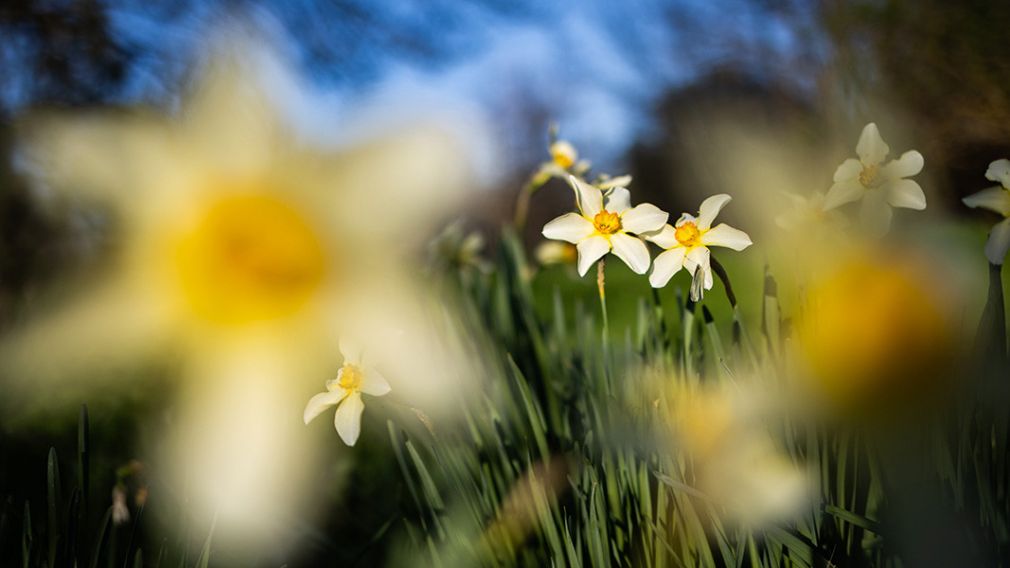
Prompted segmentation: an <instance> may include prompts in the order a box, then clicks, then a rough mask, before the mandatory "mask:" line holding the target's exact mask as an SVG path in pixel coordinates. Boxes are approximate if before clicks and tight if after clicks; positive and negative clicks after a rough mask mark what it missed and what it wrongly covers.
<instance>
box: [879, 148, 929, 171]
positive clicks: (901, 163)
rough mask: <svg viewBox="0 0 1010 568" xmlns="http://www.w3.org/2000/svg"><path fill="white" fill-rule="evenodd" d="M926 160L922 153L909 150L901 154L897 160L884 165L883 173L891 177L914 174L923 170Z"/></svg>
mask: <svg viewBox="0 0 1010 568" xmlns="http://www.w3.org/2000/svg"><path fill="white" fill-rule="evenodd" d="M924 163H925V160H924V159H923V157H922V154H920V153H919V152H917V151H915V150H909V151H908V152H905V153H904V154H902V155H901V157H900V158H898V159H897V160H892V161H891V162H890V163H889V164H887V165H886V166H884V168H883V174H884V175H885V176H886V177H889V178H903V177H909V176H914V175H916V174H918V173H919V172H921V171H922V166H923V164H924Z"/></svg>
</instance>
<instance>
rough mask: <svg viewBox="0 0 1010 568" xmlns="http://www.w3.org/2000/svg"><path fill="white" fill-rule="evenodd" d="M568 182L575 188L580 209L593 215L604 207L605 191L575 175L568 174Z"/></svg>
mask: <svg viewBox="0 0 1010 568" xmlns="http://www.w3.org/2000/svg"><path fill="white" fill-rule="evenodd" d="M568 183H569V185H571V186H572V189H573V190H575V201H576V203H577V204H578V206H579V211H582V214H583V215H585V216H586V217H592V216H594V215H596V214H597V213H599V212H600V210H602V209H603V192H602V191H600V190H599V189H597V188H595V187H593V186H591V185H589V184H588V183H586V182H584V181H582V180H580V179H579V178H577V177H575V176H568Z"/></svg>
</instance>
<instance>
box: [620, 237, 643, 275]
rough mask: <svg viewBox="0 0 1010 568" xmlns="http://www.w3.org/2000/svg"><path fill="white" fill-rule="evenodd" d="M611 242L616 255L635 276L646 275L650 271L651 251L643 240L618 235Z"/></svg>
mask: <svg viewBox="0 0 1010 568" xmlns="http://www.w3.org/2000/svg"><path fill="white" fill-rule="evenodd" d="M610 242H611V244H612V245H613V247H614V254H615V255H617V258H619V259H621V260H623V261H624V264H627V265H628V267H629V268H631V270H632V272H634V273H635V274H645V272H646V271H647V270H649V262H650V258H649V249H647V248H646V247H645V243H643V242H642V241H641V239H637V238H635V237H632V236H631V235H626V234H624V233H617V234H615V235H613V236H611V237H610Z"/></svg>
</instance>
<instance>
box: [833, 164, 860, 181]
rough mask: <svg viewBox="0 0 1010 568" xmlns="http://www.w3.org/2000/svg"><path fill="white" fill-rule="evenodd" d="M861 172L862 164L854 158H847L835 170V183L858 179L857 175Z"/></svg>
mask: <svg viewBox="0 0 1010 568" xmlns="http://www.w3.org/2000/svg"><path fill="white" fill-rule="evenodd" d="M862 171H863V163H862V162H860V161H859V160H857V159H855V158H849V159H848V160H845V161H844V162H842V164H841V165H840V166H838V169H836V170H835V177H834V181H835V183H838V182H842V181H849V180H854V179H856V178H858V177H859V174H860V173H861V172H862Z"/></svg>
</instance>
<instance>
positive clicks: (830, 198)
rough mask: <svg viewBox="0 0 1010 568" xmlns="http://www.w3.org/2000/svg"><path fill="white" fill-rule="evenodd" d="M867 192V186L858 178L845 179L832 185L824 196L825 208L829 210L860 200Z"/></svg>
mask: <svg viewBox="0 0 1010 568" xmlns="http://www.w3.org/2000/svg"><path fill="white" fill-rule="evenodd" d="M865 193H866V188H865V187H863V185H862V184H861V183H859V182H858V181H856V180H851V181H843V182H839V183H836V184H835V185H832V186H831V189H829V190H828V195H827V196H826V197H825V198H824V210H825V211H828V210H831V209H834V208H835V207H840V206H842V205H845V204H846V203H850V202H852V201H856V200H858V199H859V198H860V197H862V196H863V194H865Z"/></svg>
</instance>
